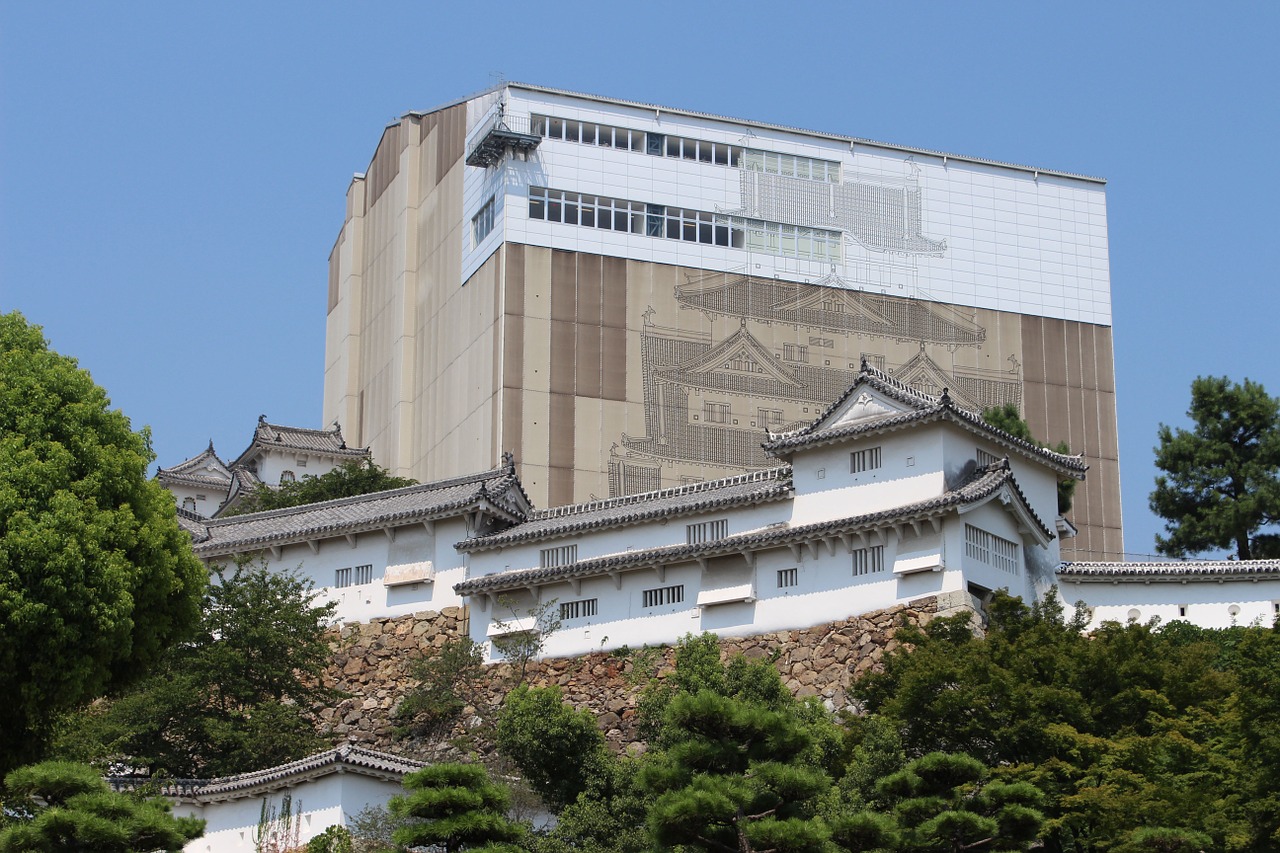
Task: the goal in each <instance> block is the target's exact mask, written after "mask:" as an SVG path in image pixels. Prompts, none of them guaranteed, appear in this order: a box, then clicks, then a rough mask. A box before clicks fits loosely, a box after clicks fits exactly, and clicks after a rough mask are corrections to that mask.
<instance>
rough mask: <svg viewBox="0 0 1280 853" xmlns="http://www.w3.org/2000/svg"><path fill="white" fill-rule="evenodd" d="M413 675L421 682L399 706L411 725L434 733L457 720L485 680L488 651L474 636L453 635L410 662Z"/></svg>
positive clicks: (399, 714)
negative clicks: (477, 642) (484, 649)
mask: <svg viewBox="0 0 1280 853" xmlns="http://www.w3.org/2000/svg"><path fill="white" fill-rule="evenodd" d="M409 677H410V678H411V679H413V680H414V681H415V682H417V684H416V686H414V687H412V688H411V689H410V690H409V691H408V692H406V693H405V697H404V699H402V700H401V701H400V704H399V705H398V706H397V707H396V717H397V718H399V719H401V720H405V721H406V722H407V723H408V726H407V728H408V729H409V730H411V731H414V732H416V733H418V734H421V735H426V736H432V735H437V734H439V733H440V732H442V731H444V730H445V729H447V728H448V727H449V726H451V725H452V724H453V722H454V721H455V720H457V718H458V715H459V714H461V713H462V709H463V708H465V707H466V706H467V705H468V704H469V703H471V702H472V701H473V700H474V699H475V697H476V694H477V693H478V692H479V688H480V684H481V683H482V682H483V680H484V652H483V650H482V649H481V648H480V646H478V645H476V642H475V640H472V639H471V638H470V637H451V638H449V639H448V640H446V641H445V643H444V645H442V646H440V647H438V648H432V649H428V650H427V651H425V652H424V653H423V654H421V655H419V656H418V657H415V658H414V659H413V660H412V661H410V662H409Z"/></svg>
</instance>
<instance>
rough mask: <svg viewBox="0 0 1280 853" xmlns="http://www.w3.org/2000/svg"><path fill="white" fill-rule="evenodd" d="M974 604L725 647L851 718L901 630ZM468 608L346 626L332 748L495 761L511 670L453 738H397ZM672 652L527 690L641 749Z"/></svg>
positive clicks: (340, 640)
mask: <svg viewBox="0 0 1280 853" xmlns="http://www.w3.org/2000/svg"><path fill="white" fill-rule="evenodd" d="M968 604H969V602H968V597H967V596H963V597H956V596H930V597H928V598H922V599H919V600H916V601H913V602H911V603H909V604H907V605H902V606H898V607H893V608H890V609H887V610H880V611H876V612H873V613H867V614H863V615H861V616H856V617H852V618H850V619H846V620H843V621H840V622H834V623H829V624H826V625H821V626H818V627H814V628H804V629H798V630H793V631H779V632H773V633H768V634H759V635H755V636H751V637H741V638H725V639H722V640H721V643H720V645H721V649H722V650H723V652H724V653H725V654H726V656H731V655H734V654H737V653H741V654H743V655H745V656H747V657H748V658H752V659H761V658H772V659H773V661H774V665H775V666H776V667H777V669H778V672H779V674H780V675H781V676H782V679H783V681H784V683H785V684H786V685H787V687H788V689H790V690H791V691H792V692H793V693H794V694H795V695H797V696H801V697H804V696H817V697H820V698H821V700H822V701H823V703H824V704H825V705H826V706H827V707H828V708H829V709H831V710H832V711H844V710H854V711H856V710H857V708H856V707H855V702H854V700H853V699H852V698H851V697H850V696H849V685H850V684H852V683H853V681H854V680H856V679H857V678H858V677H860V676H861V675H862V674H864V673H866V672H869V671H872V670H875V669H878V668H879V666H880V661H881V659H882V658H883V657H884V655H885V654H886V653H887V652H890V651H892V650H893V649H895V648H897V647H898V645H899V642H898V640H896V639H895V636H894V635H895V634H896V633H897V631H898V629H899V627H900V626H902V625H904V624H911V625H922V624H926V623H927V622H928V621H929V620H931V619H932V618H934V617H935V616H937V615H940V614H945V613H951V612H957V611H960V610H963V609H965V608H967V607H968ZM465 620H466V610H465V608H458V607H448V608H445V609H444V610H442V611H439V612H436V611H427V612H424V613H416V614H414V615H412V616H403V617H400V618H397V619H373V620H371V621H369V622H366V623H356V624H348V625H344V626H342V628H341V629H340V630H339V631H336V632H335V636H334V638H333V639H334V654H333V662H332V664H331V665H330V666H329V668H328V670H327V671H326V673H325V676H324V680H325V682H326V683H327V684H329V685H331V686H333V687H336V688H337V689H339V690H341V691H343V692H344V693H346V694H348V697H347V698H345V699H343V700H341V701H340V702H338V703H337V704H336V705H334V706H331V707H324V708H318V709H316V714H317V717H318V721H319V723H320V725H321V728H322V729H323V730H324V731H325V732H326V734H327V735H329V736H331V737H332V738H333V740H334V741H335V742H341V741H345V740H351V741H356V742H359V743H361V744H362V745H364V746H368V747H370V748H373V749H380V750H385V751H387V752H394V753H398V754H401V755H406V756H412V757H416V758H422V759H427V760H446V759H450V758H458V757H461V756H463V755H466V754H471V753H478V754H479V755H481V756H482V757H490V756H491V754H492V745H491V742H490V741H491V738H490V733H491V727H492V724H493V720H494V718H495V715H496V713H497V710H498V709H499V707H500V706H501V704H502V700H503V697H505V696H506V694H507V692H508V691H509V690H511V689H512V688H513V687H514V686H515V684H516V677H515V673H514V672H513V671H512V667H511V666H510V665H508V664H495V665H492V666H490V667H488V668H487V669H486V672H485V679H484V682H483V683H482V684H481V685H480V688H479V690H478V691H477V692H476V694H475V695H474V696H472V697H470V704H469V705H468V706H467V707H466V709H465V710H464V711H463V713H462V715H461V718H460V720H459V721H458V723H457V724H456V725H455V726H454V727H453V730H452V731H450V732H446V733H444V734H442V735H439V736H436V737H432V738H429V739H424V738H419V737H415V736H412V735H406V734H403V733H401V732H398V731H397V730H398V729H399V728H401V727H402V725H403V721H400V720H397V719H396V718H395V716H394V712H395V709H396V706H397V705H399V703H400V701H401V700H402V699H403V698H404V696H405V693H406V692H407V690H408V689H409V688H410V687H412V686H413V685H412V684H411V683H410V679H409V677H408V671H409V663H410V661H411V660H412V659H413V658H414V657H416V656H417V655H419V654H422V653H424V652H426V651H427V650H429V649H431V648H439V647H440V646H442V645H443V644H444V643H445V642H446V641H447V640H448V639H449V638H451V637H456V636H461V635H462V634H463V633H464V632H465V627H466V621H465ZM674 662H675V653H674V649H672V648H670V647H662V648H656V649H651V650H639V651H635V650H633V651H631V652H630V653H619V652H594V653H592V654H589V655H584V656H582V657H577V658H562V659H551V660H543V661H537V662H534V663H531V664H530V665H529V669H528V672H527V673H526V680H527V681H528V683H529V684H531V685H533V686H535V687H543V686H548V685H558V686H559V687H560V689H561V691H562V692H563V693H564V698H565V700H566V701H568V702H569V703H571V704H572V705H574V706H575V707H577V708H585V709H586V710H588V711H590V712H591V713H592V714H594V715H595V716H596V718H597V720H598V721H599V725H600V729H601V731H603V732H604V733H605V737H606V739H607V740H608V742H609V743H610V744H611V745H612V746H614V747H615V748H617V749H628V748H643V746H642V745H637V744H635V742H636V705H637V700H638V698H639V695H640V692H641V690H643V688H644V686H645V685H646V684H647V683H648V682H649V680H650V679H651V678H657V679H662V678H665V677H666V676H667V675H669V674H670V673H671V671H672V669H673V666H674Z"/></svg>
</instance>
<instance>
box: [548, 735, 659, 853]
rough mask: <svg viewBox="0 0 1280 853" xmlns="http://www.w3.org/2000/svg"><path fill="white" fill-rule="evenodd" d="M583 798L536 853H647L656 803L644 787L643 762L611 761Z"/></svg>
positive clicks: (564, 813) (592, 780)
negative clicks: (653, 803) (641, 773)
mask: <svg viewBox="0 0 1280 853" xmlns="http://www.w3.org/2000/svg"><path fill="white" fill-rule="evenodd" d="M606 758H607V760H605V761H603V762H602V763H601V764H600V766H599V769H598V770H597V771H596V772H593V773H591V774H589V775H588V776H587V778H586V780H585V788H584V789H583V791H582V792H581V793H580V794H579V795H578V798H577V799H576V800H574V801H573V802H572V803H570V804H569V805H567V806H566V807H565V808H564V809H563V810H562V811H561V812H560V814H559V817H558V819H557V821H556V825H555V827H554V828H553V829H552V830H551V831H550V832H549V833H547V834H546V835H545V836H543V837H542V838H540V839H538V845H537V848H536V850H537V853H648V851H650V850H652V849H653V844H652V842H651V841H650V840H649V830H648V826H647V823H648V817H649V808H650V806H651V805H652V800H653V798H652V797H651V796H650V795H649V794H648V792H646V791H645V789H644V788H643V787H642V786H641V784H640V769H641V763H642V762H641V760H637V759H633V758H625V757H624V758H614V757H612V756H606Z"/></svg>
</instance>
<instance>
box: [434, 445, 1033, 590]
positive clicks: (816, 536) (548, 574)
mask: <svg viewBox="0 0 1280 853" xmlns="http://www.w3.org/2000/svg"><path fill="white" fill-rule="evenodd" d="M652 494H657V493H652ZM1000 495H1003V496H1006V497H1007V498H1008V505H1009V506H1010V508H1011V510H1013V511H1014V513H1015V515H1017V516H1019V518H1020V519H1021V520H1023V521H1026V522H1028V523H1029V524H1031V525H1034V531H1033V533H1034V534H1036V535H1038V538H1042V539H1044V540H1046V541H1047V540H1048V539H1052V538H1053V533H1052V532H1051V531H1050V530H1049V528H1048V527H1046V526H1045V524H1044V522H1043V521H1042V520H1041V519H1040V518H1039V516H1037V515H1036V514H1035V511H1034V510H1032V509H1031V507H1030V505H1029V504H1028V503H1027V499H1026V495H1025V494H1023V492H1022V489H1021V488H1019V487H1018V484H1017V481H1016V480H1014V477H1013V472H1012V471H1011V470H1010V468H1009V463H1008V460H1007V459H1004V460H1001V461H1000V462H995V463H992V464H991V465H988V466H986V467H983V468H979V469H977V470H976V471H975V472H974V473H973V475H972V476H971V477H970V479H969V480H968V481H967V482H965V483H964V484H962V485H961V486H959V487H957V488H955V489H952V490H949V491H947V492H944V493H943V494H941V495H939V496H938V497H935V498H930V499H928V500H925V501H918V502H916V503H911V504H907V505H905V506H901V507H895V508H893V509H888V510H882V511H879V512H873V513H867V514H864V515H851V516H846V517H843V518H836V519H832V520H829V521H822V522H817V523H814V524H806V525H800V526H797V527H790V526H781V527H772V526H771V527H769V528H765V529H763V530H756V531H750V532H746V533H736V534H733V535H731V536H725V537H722V538H720V539H715V540H711V541H708V542H702V543H698V544H692V545H691V544H677V545H667V546H662V547H658V548H648V549H644V550H640V551H624V552H621V553H617V554H608V555H605V556H601V557H593V558H590V559H586V560H580V561H578V562H576V563H571V564H569V565H564V566H554V567H548V568H532V569H513V570H511V571H504V572H497V573H495V574H491V575H484V576H482V577H476V578H470V579H468V580H465V581H462V582H461V583H458V584H455V585H454V588H453V589H454V591H455V592H457V593H458V594H459V595H476V594H488V593H492V594H496V593H500V592H506V591H510V590H517V589H525V588H528V587H529V586H535V585H541V584H546V583H553V582H557V581H570V580H577V579H581V578H587V577H594V576H599V575H609V574H614V573H617V572H622V571H629V570H633V569H641V568H648V567H652V566H667V565H671V564H673V563H679V562H688V561H691V560H706V559H710V558H713V557H719V556H724V555H726V554H743V553H748V552H752V551H758V550H763V549H767V548H778V547H788V546H791V547H797V548H798V547H801V546H803V545H804V544H805V543H806V542H812V541H815V540H823V539H836V538H848V539H849V540H850V541H852V538H853V537H854V536H859V535H860V534H866V533H870V532H873V531H876V530H882V529H885V528H889V527H895V526H899V525H912V524H919V523H921V522H925V521H928V520H930V519H936V518H941V517H942V516H943V515H945V514H947V513H950V512H953V511H956V510H959V509H961V508H964V507H976V506H977V505H979V504H982V503H985V502H987V501H989V500H992V499H993V498H996V497H997V496H1000Z"/></svg>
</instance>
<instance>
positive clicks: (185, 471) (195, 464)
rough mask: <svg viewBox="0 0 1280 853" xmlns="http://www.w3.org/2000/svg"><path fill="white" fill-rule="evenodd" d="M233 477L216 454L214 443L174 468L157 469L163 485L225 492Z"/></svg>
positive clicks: (157, 477)
mask: <svg viewBox="0 0 1280 853" xmlns="http://www.w3.org/2000/svg"><path fill="white" fill-rule="evenodd" d="M231 476H232V475H231V471H230V470H229V469H228V468H227V464H226V463H225V462H223V461H222V460H221V459H219V458H218V454H217V453H216V452H214V449H213V442H212V441H210V442H209V446H208V447H207V448H205V449H204V450H202V451H201V452H200V453H197V454H196V455H195V456H192V457H191V458H190V459H187V460H184V461H182V462H179V463H178V464H177V465H174V466H173V467H172V468H157V469H156V479H158V480H159V481H160V482H161V483H165V484H174V485H179V484H180V485H186V486H194V487H196V488H210V489H222V490H225V489H226V488H227V486H228V485H229V484H230V483H231Z"/></svg>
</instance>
